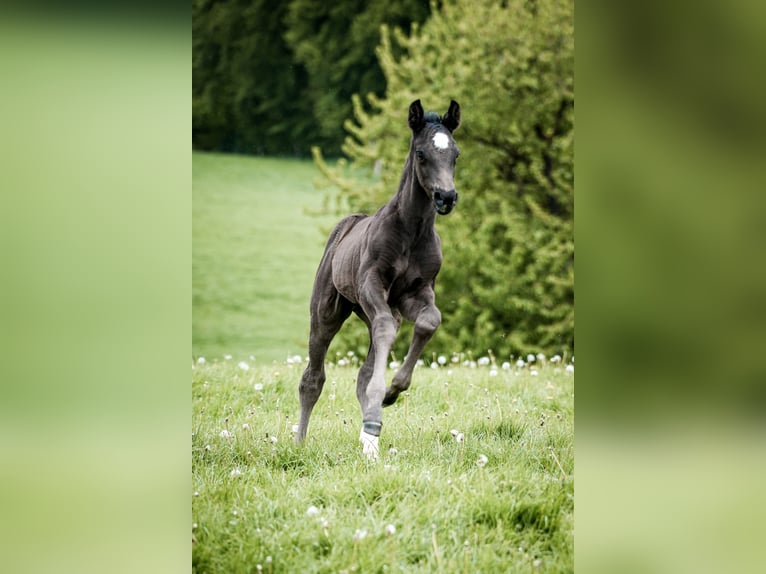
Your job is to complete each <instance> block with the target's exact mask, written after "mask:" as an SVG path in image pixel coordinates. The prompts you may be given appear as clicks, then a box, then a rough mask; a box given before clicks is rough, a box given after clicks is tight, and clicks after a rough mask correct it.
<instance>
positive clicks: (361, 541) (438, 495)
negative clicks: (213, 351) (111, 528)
mask: <svg viewBox="0 0 766 574" xmlns="http://www.w3.org/2000/svg"><path fill="white" fill-rule="evenodd" d="M199 360H200V359H198V360H197V361H198V362H196V363H194V364H193V368H192V381H193V382H192V397H193V398H192V400H193V415H192V431H193V432H192V470H193V477H192V482H193V484H192V489H193V495H192V520H193V525H192V534H193V541H194V542H193V549H192V554H193V560H192V567H193V571H194V572H199V573H202V572H220V573H223V572H229V573H231V572H261V571H263V572H269V573H272V572H275V573H276V572H284V573H294V572H300V573H309V572H423V573H426V572H427V573H431V572H444V573H454V572H466V573H467V572H470V573H478V572H484V573H496V572H572V571H573V513H574V499H573V496H574V476H573V472H574V459H573V456H574V448H573V441H574V432H573V431H574V428H573V425H574V415H573V393H574V391H573V389H574V384H573V379H574V376H573V367H572V366H569V367H568V368H565V365H564V364H563V362H557V363H551V362H544V361H541V360H540V359H537V360H536V361H535V362H534V363H530V364H526V365H523V366H518V365H517V364H516V363H515V362H514V363H512V364H506V365H505V366H504V367H505V368H503V366H502V365H498V366H494V362H491V363H490V364H486V363H487V359H484V360H482V361H479V362H478V363H479V364H478V365H476V363H474V364H473V365H472V366H471V365H469V366H463V365H462V362H463V361H464V360H465V358H459V357H456V362H455V363H453V362H451V361H448V362H447V363H446V365H445V366H439V367H438V368H428V367H427V366H426V367H420V368H418V369H416V371H415V375H414V378H413V386H412V387H411V388H410V390H409V391H408V392H406V393H403V395H402V396H401V397H400V399H399V401H398V402H397V403H396V404H395V405H393V406H392V407H390V408H388V409H386V410H384V423H383V433H382V436H381V442H380V444H381V451H382V452H381V457H380V459H379V460H378V461H377V462H372V463H371V462H368V461H367V460H365V459H364V458H363V457H362V454H361V446H360V445H359V444H358V442H357V440H358V436H359V429H360V427H361V417H360V415H359V408H358V404H357V402H356V394H355V390H354V385H355V379H356V368H355V367H356V364H357V361H356V358H355V357H354V358H351V359H346V361H347V362H348V363H349V364H348V365H344V366H338V365H330V366H328V380H327V383H326V385H325V390H324V394H323V395H322V397H321V398H320V400H319V402H318V403H317V406H316V408H315V410H314V414H313V416H312V419H311V424H310V426H309V437H308V440H307V443H306V445H305V447H303V448H298V447H295V446H294V445H293V441H292V427H293V424H295V423H296V422H297V419H298V397H297V383H298V380H299V378H300V373H301V370H302V368H303V367H304V364H303V363H302V362H301V363H298V362H284V363H281V364H273V365H270V366H257V367H256V366H252V365H249V364H247V363H246V362H239V361H237V360H236V359H231V360H225V359H220V360H211V359H210V358H207V359H205V362H204V363H200V362H199ZM428 360H429V362H430V358H429V359H428ZM509 363H510V361H509ZM389 380H390V376H389Z"/></svg>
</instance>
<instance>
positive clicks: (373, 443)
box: [359, 429, 379, 460]
mask: <svg viewBox="0 0 766 574" xmlns="http://www.w3.org/2000/svg"><path fill="white" fill-rule="evenodd" d="M378 438H379V437H376V436H374V435H371V434H367V433H366V432H364V429H362V432H360V433H359V442H361V443H362V453H363V454H364V455H365V456H366V457H367V458H368V459H370V460H377V458H378V453H379V450H378Z"/></svg>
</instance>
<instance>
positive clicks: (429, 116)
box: [423, 112, 442, 124]
mask: <svg viewBox="0 0 766 574" xmlns="http://www.w3.org/2000/svg"><path fill="white" fill-rule="evenodd" d="M423 121H424V122H426V123H427V124H440V123H442V117H441V116H440V115H439V114H437V113H436V112H426V113H425V114H424V115H423Z"/></svg>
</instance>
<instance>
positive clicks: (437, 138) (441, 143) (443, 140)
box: [434, 132, 449, 149]
mask: <svg viewBox="0 0 766 574" xmlns="http://www.w3.org/2000/svg"><path fill="white" fill-rule="evenodd" d="M434 146H436V147H437V148H439V149H447V148H448V147H449V137H448V136H447V134H445V133H444V132H436V133H435V134H434Z"/></svg>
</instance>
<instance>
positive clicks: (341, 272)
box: [332, 249, 359, 303]
mask: <svg viewBox="0 0 766 574" xmlns="http://www.w3.org/2000/svg"><path fill="white" fill-rule="evenodd" d="M358 259H359V258H358V256H355V254H354V253H353V252H349V251H348V250H344V249H338V251H336V253H335V256H334V257H333V259H332V282H333V285H335V288H336V289H337V290H338V293H340V294H341V295H343V296H344V297H345V298H346V299H348V300H349V301H351V302H352V303H358V302H359V301H358V297H357V296H356V283H357V282H356V275H357V270H358V269H359V260H358Z"/></svg>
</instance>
